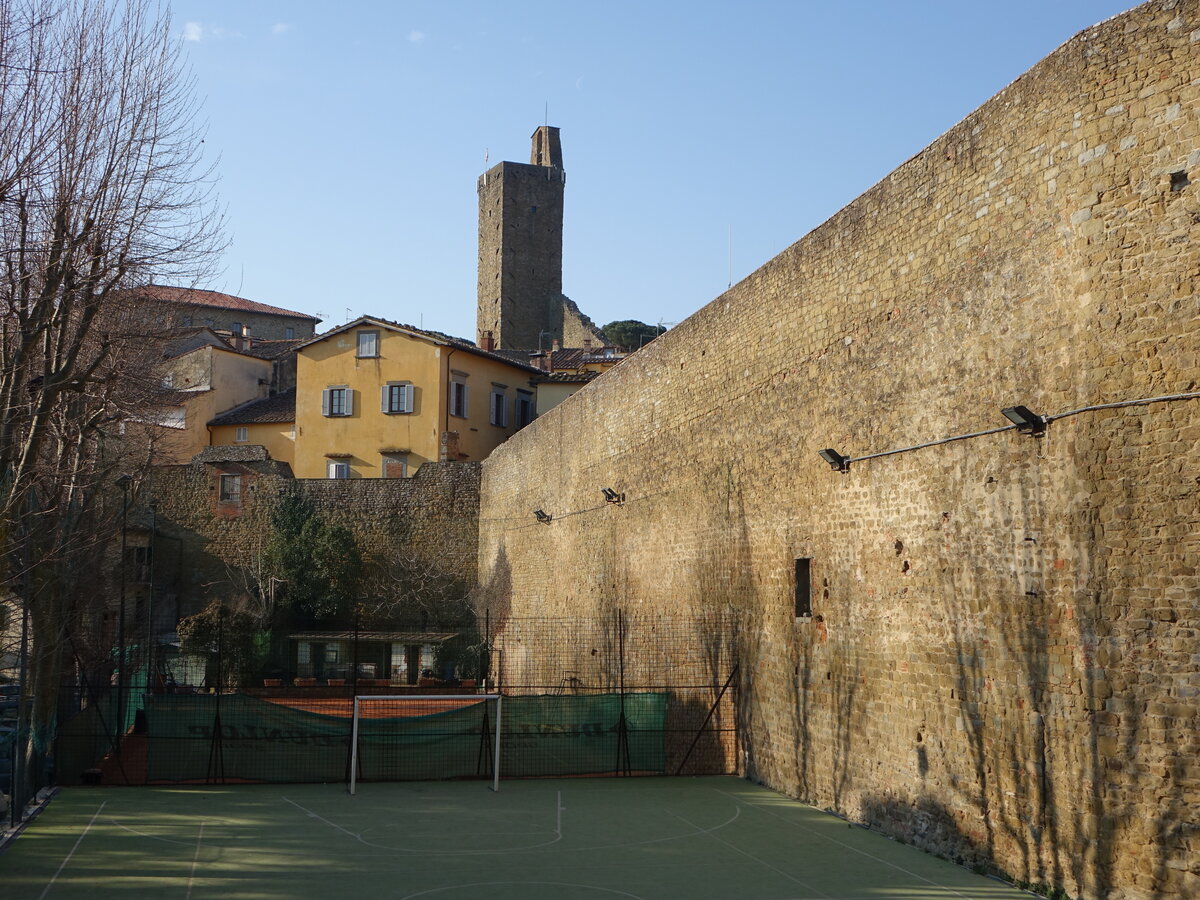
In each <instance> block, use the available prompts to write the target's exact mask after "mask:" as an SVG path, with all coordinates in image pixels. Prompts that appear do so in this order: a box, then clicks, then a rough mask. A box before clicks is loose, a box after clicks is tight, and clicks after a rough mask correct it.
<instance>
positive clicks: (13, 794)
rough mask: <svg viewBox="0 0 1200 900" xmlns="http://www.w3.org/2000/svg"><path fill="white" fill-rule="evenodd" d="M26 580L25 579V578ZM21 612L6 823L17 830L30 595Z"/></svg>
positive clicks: (25, 739) (25, 742)
mask: <svg viewBox="0 0 1200 900" xmlns="http://www.w3.org/2000/svg"><path fill="white" fill-rule="evenodd" d="M25 577H26V579H28V577H29V576H28V575H26V576H25ZM24 593H25V597H24V602H23V604H22V610H21V656H20V678H21V681H20V684H21V689H20V690H19V691H18V692H17V733H16V735H15V740H14V741H13V742H12V755H13V759H12V773H13V776H12V777H13V781H12V785H11V790H10V792H9V804H8V812H9V820H8V823H9V824H10V825H12V826H14V827H15V826H16V824H17V822H19V821H20V820H21V819H22V818H23V817H24V814H25V801H26V800H27V799H28V798H27V797H26V793H25V754H26V752H27V751H28V748H29V704H28V703H26V702H25V698H26V697H28V696H29V591H25V592H24Z"/></svg>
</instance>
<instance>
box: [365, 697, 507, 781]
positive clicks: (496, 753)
mask: <svg viewBox="0 0 1200 900" xmlns="http://www.w3.org/2000/svg"><path fill="white" fill-rule="evenodd" d="M503 699H504V697H503V695H502V694H364V695H356V696H355V697H354V722H353V725H352V727H351V732H350V778H349V784H350V793H351V794H353V793H354V792H355V789H356V787H357V782H358V733H359V727H358V726H359V722H360V721H361V718H362V716H361V712H362V703H363V701H366V702H369V703H376V702H380V701H396V702H398V703H399V704H401V705H408V704H415V703H421V702H424V703H442V702H446V701H470V702H471V703H487V702H489V701H494V702H495V704H496V716H495V718H496V722H495V733H494V735H493V740H492V790H493V791H499V790H500V717H501V712H500V710H501V701H502V700H503Z"/></svg>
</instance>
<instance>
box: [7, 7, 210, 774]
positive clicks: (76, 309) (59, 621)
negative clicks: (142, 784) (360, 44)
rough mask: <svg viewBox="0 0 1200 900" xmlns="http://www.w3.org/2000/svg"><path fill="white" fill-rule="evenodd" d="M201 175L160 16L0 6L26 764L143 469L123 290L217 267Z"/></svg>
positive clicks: (43, 740)
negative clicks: (25, 656) (123, 505)
mask: <svg viewBox="0 0 1200 900" xmlns="http://www.w3.org/2000/svg"><path fill="white" fill-rule="evenodd" d="M201 163H202V160H201V132H200V130H199V128H198V127H197V122H196V108H195V105H194V102H193V99H192V84H191V81H190V79H189V78H188V77H187V76H186V75H185V72H184V69H183V67H182V61H181V59H180V56H179V43H178V41H177V40H175V39H174V38H173V37H172V36H171V34H170V27H169V20H168V19H167V17H166V14H165V12H162V11H161V10H158V9H157V7H155V6H154V5H152V4H151V3H149V2H146V0H127V2H124V3H121V4H113V3H105V2H101V0H0V585H2V586H3V589H4V591H5V592H6V594H7V595H8V596H9V597H12V598H15V599H16V601H17V602H18V604H19V605H21V606H23V608H24V609H26V610H28V614H29V623H30V629H29V631H30V636H31V643H30V649H29V652H30V666H29V668H28V671H29V681H30V684H29V685H27V687H28V688H30V689H32V691H33V695H34V702H33V706H32V723H31V729H30V732H31V734H32V738H33V740H32V742H31V744H30V746H31V748H36V749H39V750H40V749H44V748H45V747H46V746H48V744H49V742H50V741H51V740H52V739H53V735H54V728H55V723H56V710H57V705H58V689H59V684H60V682H61V673H62V671H63V667H64V657H65V650H64V647H65V644H66V641H67V639H68V637H69V636H70V635H71V634H72V631H73V629H75V628H76V626H77V623H79V621H80V620H81V616H85V614H86V617H87V618H88V619H89V620H90V619H91V618H92V616H91V614H90V613H88V612H87V605H88V604H90V603H93V602H95V601H96V600H102V599H103V591H102V590H100V589H99V586H101V585H103V584H104V583H105V581H106V578H105V571H104V570H105V566H104V559H105V555H104V551H105V547H106V546H107V545H108V543H109V542H110V541H111V539H112V537H113V536H114V534H115V533H116V531H117V517H116V515H115V514H114V506H115V504H114V497H113V494H114V488H113V486H112V485H113V481H114V479H115V476H116V475H117V474H118V473H120V472H123V471H124V472H133V473H134V474H135V475H136V474H137V473H138V471H139V470H140V469H141V468H144V466H145V464H146V462H147V451H146V448H145V447H144V446H134V445H133V444H132V442H131V441H130V440H129V439H128V438H127V436H126V433H125V431H124V426H125V424H126V423H129V422H137V421H147V420H153V418H154V415H155V412H154V407H155V403H156V402H157V401H156V397H157V394H158V390H159V386H158V384H157V378H156V374H155V369H156V366H157V364H158V359H159V357H160V354H159V353H156V352H155V350H154V340H153V338H154V328H153V324H152V323H150V322H148V321H145V320H144V317H142V316H140V315H139V312H138V310H137V309H136V308H135V307H134V305H133V303H132V301H131V300H130V297H131V294H130V290H131V289H133V288H136V287H138V286H140V285H144V284H146V283H148V282H149V281H151V280H153V279H159V280H164V279H169V280H175V281H183V282H185V283H186V282H188V281H191V280H193V279H194V278H196V277H198V276H200V275H202V274H204V272H205V271H206V266H207V265H208V264H209V263H210V262H211V261H213V260H214V259H215V257H216V254H217V253H218V252H219V249H220V248H219V246H218V243H217V241H216V234H217V233H218V230H219V225H220V222H219V218H218V217H217V216H216V215H214V209H213V204H212V202H211V196H210V193H209V180H208V176H209V172H208V171H207V170H206V169H204V167H203V166H202V164H201ZM135 489H136V485H135ZM101 644H103V642H101ZM107 649H108V648H106V647H103V646H102V647H101V650H102V652H107ZM31 752H32V749H31Z"/></svg>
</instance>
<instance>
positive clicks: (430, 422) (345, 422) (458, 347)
mask: <svg viewBox="0 0 1200 900" xmlns="http://www.w3.org/2000/svg"><path fill="white" fill-rule="evenodd" d="M516 356H517V354H514V357H516ZM539 374H542V373H541V372H540V370H538V369H536V368H534V367H533V366H530V365H528V364H527V363H524V362H520V361H518V360H517V359H516V358H513V359H509V358H506V356H505V355H503V354H502V353H501V352H494V351H488V350H481V349H480V348H478V347H476V346H474V345H472V344H469V343H467V342H465V341H460V340H457V339H455V338H451V337H448V336H446V335H442V334H438V333H437V332H429V331H424V330H422V329H418V328H412V327H410V326H407V325H400V324H398V323H395V322H389V321H386V320H384V319H376V318H371V317H367V316H363V317H361V318H359V319H357V320H355V321H353V322H350V323H348V324H346V325H343V326H341V327H340V328H336V329H334V330H332V331H329V332H326V333H325V334H323V335H320V336H319V337H316V338H314V339H312V340H310V341H307V342H305V343H303V344H301V345H300V346H299V347H297V349H296V395H295V444H294V447H295V450H294V453H295V455H294V459H293V460H292V467H293V470H294V472H295V474H296V477H297V478H402V477H406V476H409V475H412V474H413V473H414V472H415V471H416V470H417V469H418V468H419V467H420V466H421V465H422V464H423V463H425V462H429V461H435V460H439V459H450V460H476V459H483V458H484V457H486V456H487V455H488V454H489V453H491V452H492V450H494V449H495V448H496V447H497V446H499V445H500V444H501V443H503V442H504V441H505V440H506V439H507V438H508V437H510V436H511V435H512V434H514V433H515V432H516V431H517V430H518V429H520V428H522V427H523V426H525V425H527V424H528V423H529V422H531V421H532V420H533V418H534V415H535V408H534V401H535V395H534V387H533V385H532V384H531V381H530V379H532V378H535V377H537V376H538V375H539ZM263 424H264V426H265V423H263ZM275 424H277V425H278V424H282V423H275ZM247 436H248V435H247ZM215 437H216V435H214V438H215ZM231 443H232V442H231ZM274 455H275V454H274V453H272V456H274ZM276 458H279V457H276Z"/></svg>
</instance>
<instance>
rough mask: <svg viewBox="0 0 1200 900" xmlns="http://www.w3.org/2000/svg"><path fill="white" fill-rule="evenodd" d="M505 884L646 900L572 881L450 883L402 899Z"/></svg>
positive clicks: (633, 895) (612, 889)
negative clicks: (571, 889)
mask: <svg viewBox="0 0 1200 900" xmlns="http://www.w3.org/2000/svg"><path fill="white" fill-rule="evenodd" d="M500 885H504V886H507V887H512V886H514V885H530V886H536V887H570V888H584V889H585V890H589V891H599V892H600V893H603V894H616V895H617V896H618V897H631V898H633V900H644V898H642V897H641V896H639V895H638V894H631V893H629V892H628V891H619V890H617V889H616V888H606V887H597V886H596V885H594V884H576V883H574V882H570V881H475V882H472V883H471V884H448V885H443V886H442V887H435V888H430V889H429V890H427V891H417V893H415V894H405V895H404V896H403V897H401V898H400V900H412V898H413V897H428V896H429V895H430V894H440V893H442V892H443V891H458V890H461V889H462V888H477V887H498V886H500Z"/></svg>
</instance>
